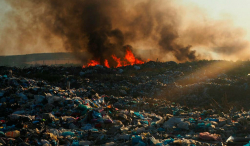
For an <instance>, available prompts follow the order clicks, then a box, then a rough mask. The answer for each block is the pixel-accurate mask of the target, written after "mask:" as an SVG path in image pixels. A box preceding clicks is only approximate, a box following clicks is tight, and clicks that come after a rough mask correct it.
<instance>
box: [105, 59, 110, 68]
mask: <svg viewBox="0 0 250 146" xmlns="http://www.w3.org/2000/svg"><path fill="white" fill-rule="evenodd" d="M104 66H106V67H107V68H110V66H109V62H108V60H107V59H105V61H104Z"/></svg>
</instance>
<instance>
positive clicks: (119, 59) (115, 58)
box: [112, 55, 122, 67]
mask: <svg viewBox="0 0 250 146" xmlns="http://www.w3.org/2000/svg"><path fill="white" fill-rule="evenodd" d="M112 58H113V59H114V60H115V61H116V62H117V66H116V67H122V64H121V58H117V57H116V56H115V55H112Z"/></svg>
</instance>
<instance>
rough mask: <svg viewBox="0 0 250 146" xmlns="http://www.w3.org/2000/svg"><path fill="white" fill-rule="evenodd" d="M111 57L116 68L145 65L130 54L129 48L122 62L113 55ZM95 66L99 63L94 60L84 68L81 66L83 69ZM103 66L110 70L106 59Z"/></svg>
mask: <svg viewBox="0 0 250 146" xmlns="http://www.w3.org/2000/svg"><path fill="white" fill-rule="evenodd" d="M111 57H112V58H113V59H114V61H115V62H116V63H117V65H116V67H122V66H128V65H134V64H144V63H145V62H144V61H142V60H140V59H137V58H135V56H134V54H133V53H132V51H131V50H130V49H129V48H127V49H126V55H125V57H124V60H121V58H118V57H116V56H115V55H111ZM96 65H100V62H99V61H96V60H90V62H89V63H88V64H87V65H86V66H83V68H85V67H90V66H96ZM104 66H106V67H107V68H110V66H109V63H108V60H107V59H105V61H104Z"/></svg>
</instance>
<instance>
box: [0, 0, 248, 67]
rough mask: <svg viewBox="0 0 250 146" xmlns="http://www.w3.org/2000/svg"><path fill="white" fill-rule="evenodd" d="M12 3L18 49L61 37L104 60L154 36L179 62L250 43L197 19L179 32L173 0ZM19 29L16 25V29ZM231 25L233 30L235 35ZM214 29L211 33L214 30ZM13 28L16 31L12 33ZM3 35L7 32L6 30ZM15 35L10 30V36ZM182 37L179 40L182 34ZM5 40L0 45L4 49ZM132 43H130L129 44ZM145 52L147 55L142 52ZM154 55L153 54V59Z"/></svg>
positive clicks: (10, 15) (156, 45)
mask: <svg viewBox="0 0 250 146" xmlns="http://www.w3.org/2000/svg"><path fill="white" fill-rule="evenodd" d="M6 2H7V3H8V4H10V5H11V7H12V11H11V12H9V13H8V14H7V15H8V19H9V20H11V21H12V22H14V23H15V27H13V26H12V25H10V26H6V27H5V28H6V30H7V31H10V32H11V31H13V30H15V31H16V32H17V33H19V35H17V36H16V38H15V39H14V40H15V41H16V43H17V44H18V45H17V46H18V49H19V50H24V49H25V48H27V44H30V45H33V44H34V43H35V42H36V41H37V36H39V39H41V40H43V42H44V43H45V44H46V46H47V47H51V48H53V47H55V44H54V43H53V42H55V40H60V41H61V42H62V43H63V47H64V49H66V50H69V51H72V52H73V53H74V54H75V55H76V56H77V57H78V58H79V59H81V60H82V61H83V62H84V61H86V59H90V58H91V59H96V60H99V61H100V62H101V63H103V62H104V59H108V60H109V62H111V65H112V66H114V65H115V63H114V61H113V62H112V58H111V55H112V54H114V55H116V56H118V57H123V56H124V54H125V49H126V47H124V46H127V45H129V44H136V43H137V42H141V41H147V40H151V42H152V43H151V44H150V45H151V46H152V48H156V49H158V50H159V51H158V52H159V53H157V54H153V55H152V56H154V57H159V58H160V59H162V56H165V55H166V54H169V53H170V54H173V55H174V57H175V58H176V60H177V61H180V62H183V61H193V60H197V59H200V58H199V55H198V54H197V53H196V51H194V50H192V49H191V45H192V46H199V45H204V46H209V47H210V48H211V50H212V51H214V52H217V53H222V54H223V53H225V54H228V55H231V54H232V53H237V51H238V50H239V48H241V49H240V50H242V49H244V48H245V47H246V46H247V43H246V42H244V41H241V39H242V36H241V35H239V36H237V38H238V40H240V41H237V43H235V42H236V41H234V42H233V41H231V40H233V39H234V36H231V37H226V36H228V35H226V34H225V35H224V34H221V33H218V31H214V30H217V29H218V30H220V31H219V32H222V31H221V30H223V32H224V33H226V32H227V31H226V30H225V29H224V26H219V28H217V27H216V26H217V25H214V27H211V28H210V29H207V28H206V27H205V26H204V25H201V26H199V27H196V25H195V24H192V25H190V27H187V29H186V30H184V31H180V30H179V27H180V25H181V23H182V21H181V20H182V11H180V10H177V9H176V8H175V6H174V4H173V3H171V2H169V1H162V0H145V1H136V2H134V1H132V0H128V1H122V0H121V1H120V0H65V1H61V0H42V1H41V0H22V1H16V0H6ZM163 3H164V4H163ZM14 28H15V29H14ZM235 31H236V30H235V29H232V31H231V32H229V34H233V32H235ZM211 32H212V33H211ZM11 33H13V32H11ZM2 34H6V35H8V33H6V31H2ZM10 36H11V35H10ZM181 36H183V38H184V39H183V41H179V40H180V39H182V37H181ZM221 38H223V41H222V42H221V41H220V39H221ZM60 41H58V42H60ZM2 44H3V42H0V47H1V49H3V48H4V47H6V46H8V45H6V44H5V45H6V46H4V45H2ZM131 48H132V47H131ZM79 51H87V52H88V53H89V54H90V57H89V58H82V57H81V56H80V55H79V53H78V52H79ZM140 56H143V55H140ZM150 59H155V58H150Z"/></svg>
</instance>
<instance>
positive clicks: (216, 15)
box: [179, 0, 250, 40]
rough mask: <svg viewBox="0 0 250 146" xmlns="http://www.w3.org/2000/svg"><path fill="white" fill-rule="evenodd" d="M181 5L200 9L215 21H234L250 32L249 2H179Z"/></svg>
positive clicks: (243, 0) (235, 0) (194, 0)
mask: <svg viewBox="0 0 250 146" xmlns="http://www.w3.org/2000/svg"><path fill="white" fill-rule="evenodd" d="M179 3H181V4H182V5H186V6H189V5H192V6H194V7H198V8H200V9H202V10H203V11H204V12H205V13H206V14H207V15H208V16H209V17H211V18H213V19H217V20H218V19H219V20H220V19H229V20H232V21H233V22H234V24H235V25H236V26H240V27H242V28H244V29H246V30H247V32H249V31H250V19H249V18H250V16H249V14H250V1H249V0H179ZM247 35H248V37H249V34H248V33H247ZM249 40H250V39H249Z"/></svg>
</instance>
